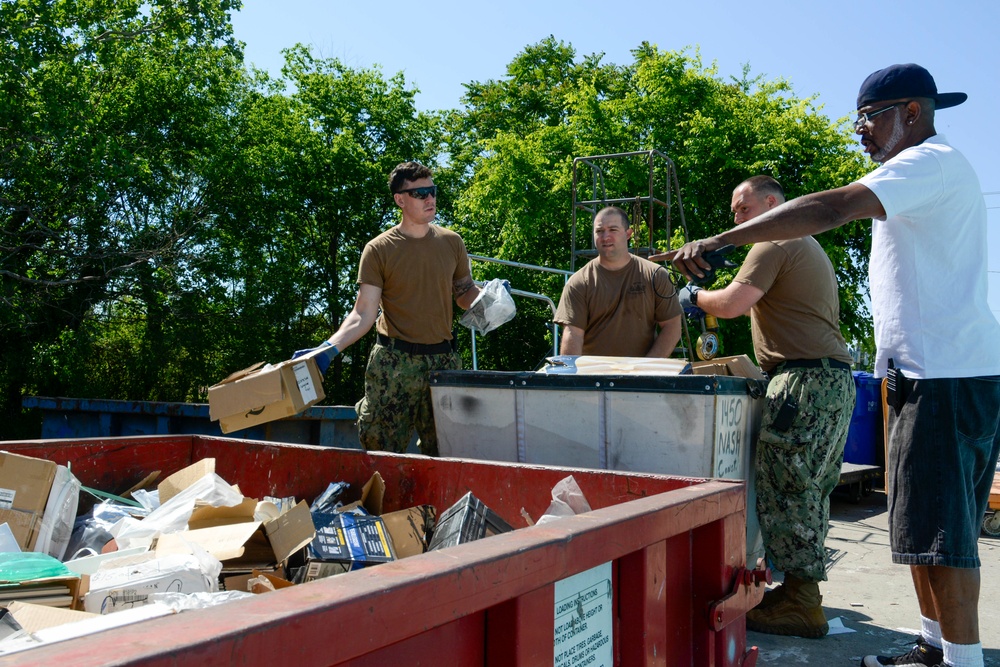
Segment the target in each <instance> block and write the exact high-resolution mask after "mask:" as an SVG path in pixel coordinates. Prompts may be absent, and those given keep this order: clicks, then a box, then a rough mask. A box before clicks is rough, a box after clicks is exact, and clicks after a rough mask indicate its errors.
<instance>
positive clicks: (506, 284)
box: [500, 280, 510, 294]
mask: <svg viewBox="0 0 1000 667" xmlns="http://www.w3.org/2000/svg"><path fill="white" fill-rule="evenodd" d="M500 286H501V287H503V288H504V289H505V290H507V294H510V281H509V280H501V281H500Z"/></svg>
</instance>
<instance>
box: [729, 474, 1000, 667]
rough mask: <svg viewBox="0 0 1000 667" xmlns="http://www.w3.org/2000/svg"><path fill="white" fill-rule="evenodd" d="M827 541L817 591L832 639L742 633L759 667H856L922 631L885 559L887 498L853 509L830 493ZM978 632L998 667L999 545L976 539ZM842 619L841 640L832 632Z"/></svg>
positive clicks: (905, 575) (901, 577)
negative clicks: (824, 578)
mask: <svg viewBox="0 0 1000 667" xmlns="http://www.w3.org/2000/svg"><path fill="white" fill-rule="evenodd" d="M830 522H831V528H830V534H829V536H828V538H827V541H826V547H827V558H828V561H827V575H828V577H829V579H830V580H829V581H827V582H825V583H823V584H821V585H820V590H821V592H822V594H823V609H824V611H825V612H826V617H827V620H829V621H831V634H829V635H827V636H826V637H824V638H822V639H802V638H799V637H780V636H776V635H765V634H761V633H757V632H747V643H748V644H751V645H756V646H757V647H758V648H759V649H760V655H759V658H758V661H757V664H758V665H824V666H826V665H829V666H840V665H858V664H859V663H860V661H861V658H862V657H863V656H865V655H868V654H871V653H877V654H880V655H895V654H898V653H904V652H906V651H907V650H909V648H910V646H912V644H913V640H914V637H915V635H916V634H917V633H918V632H919V629H920V610H919V607H918V606H917V598H916V595H915V594H914V592H913V584H912V582H911V579H910V573H909V569H908V568H907V567H906V566H903V565H894V564H893V563H892V561H891V560H890V557H889V525H888V513H887V512H886V499H885V495H884V494H883V493H882V492H881V491H875V492H873V493H872V494H871V495H869V496H867V497H863V498H862V499H861V501H860V502H859V503H858V504H854V503H852V502H851V501H850V500H849V499H848V498H847V497H846V496H841V495H839V494H834V496H833V501H832V503H831V508H830ZM979 556H980V559H981V560H982V571H981V572H982V593H981V597H980V603H979V613H980V633H981V638H982V643H983V649H984V653H985V658H986V665H987V666H991V665H992V666H994V667H1000V539H997V538H990V537H984V536H981V537H980V539H979ZM834 619H840V621H842V623H843V625H844V627H845V628H847V629H848V630H853V632H848V633H845V634H833V632H834V630H833V626H834V625H835V624H836V622H835V620H834Z"/></svg>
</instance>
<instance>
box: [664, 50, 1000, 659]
mask: <svg viewBox="0 0 1000 667" xmlns="http://www.w3.org/2000/svg"><path fill="white" fill-rule="evenodd" d="M967 97H968V96H967V95H966V94H965V93H938V91H937V86H936V84H935V83H934V79H933V78H932V77H931V75H930V73H928V72H927V70H926V69H924V68H923V67H920V66H919V65H914V64H907V65H892V66H890V67H886V68H885V69H881V70H878V71H877V72H874V73H873V74H871V75H870V76H869V77H868V78H867V79H865V81H864V83H862V84H861V90H860V92H859V94H858V100H857V110H858V118H857V121H856V122H855V125H854V129H855V132H856V133H857V134H859V135H860V136H861V144H862V146H864V150H865V152H866V153H868V154H869V155H870V156H871V158H872V160H874V161H875V162H877V163H879V164H880V165H881V166H879V167H878V168H877V169H875V170H874V171H873V172H871V173H870V174H867V175H866V176H864V177H862V178H861V179H859V180H858V181H856V182H854V183H851V184H850V185H846V186H844V187H841V188H836V189H834V190H828V191H825V192H819V193H815V194H812V195H806V196H804V197H800V198H798V199H794V200H792V201H789V202H787V203H785V204H783V205H781V206H778V207H776V208H774V209H771V210H770V211H768V212H766V213H764V214H763V215H761V216H759V217H757V218H756V219H754V220H753V221H752V222H748V223H745V224H742V225H739V226H738V227H734V228H733V229H731V230H727V231H726V232H724V233H722V234H719V235H718V236H714V237H712V238H709V239H704V240H702V241H695V242H693V243H689V244H686V245H684V246H683V247H681V248H680V249H679V250H677V251H675V253H674V254H673V256H672V260H673V262H674V265H675V266H676V267H677V269H678V270H680V271H682V272H683V273H685V274H686V275H688V276H701V275H702V274H703V272H704V270H705V269H707V268H708V266H709V265H708V262H706V261H705V260H704V258H703V257H702V255H703V254H704V253H705V252H707V251H710V250H713V249H715V248H719V247H721V246H723V245H726V244H729V243H733V244H745V243H754V242H759V241H769V240H779V239H789V238H797V237H800V236H805V235H807V234H818V233H821V232H824V231H826V230H828V229H833V228H834V227H838V226H840V225H843V224H846V223H847V222H850V221H852V220H863V219H866V218H871V219H872V220H873V222H872V252H871V258H870V260H869V286H870V290H871V303H872V315H873V317H874V323H875V343H876V346H877V348H878V351H877V355H876V362H875V373H876V375H877V376H879V377H887V378H888V380H889V381H888V384H887V386H888V388H889V403H890V406H891V407H890V409H889V415H888V420H889V424H888V426H889V455H888V461H887V462H886V479H887V487H888V488H887V491H888V500H889V537H890V544H891V548H892V560H893V562H894V563H900V564H903V565H908V566H909V567H910V574H911V577H912V579H913V584H914V588H915V590H916V594H917V600H918V602H919V605H920V614H921V632H920V639H919V641H918V643H917V645H916V646H914V647H913V649H912V650H911V651H910V652H909V653H907V654H905V655H901V656H892V657H890V656H876V655H870V656H866V657H865V658H864V659H863V660H862V662H861V664H862V666H863V667H878V666H879V665H950V666H952V667H965V666H967V665H968V666H975V667H981V666H982V665H983V650H982V644H981V643H980V640H979V576H980V575H979V567H980V560H979V552H978V543H977V540H978V536H979V530H980V525H981V523H982V519H983V515H984V513H985V510H986V505H987V501H988V498H989V491H990V486H991V483H992V480H993V475H994V471H995V470H996V463H997V455H998V453H1000V430H998V415H1000V346H997V344H996V341H997V340H1000V323H998V322H997V320H996V318H994V316H993V314H992V313H991V311H990V309H989V305H988V304H987V301H986V294H987V256H986V250H987V248H986V205H985V202H984V200H983V196H982V191H981V188H980V185H979V179H978V177H977V176H976V173H975V171H974V170H973V168H972V166H971V165H970V164H969V162H968V160H966V159H965V157H964V156H963V155H962V154H961V153H959V152H958V151H957V150H955V149H954V148H952V147H951V145H950V144H949V143H948V142H947V140H946V139H945V138H944V137H943V136H941V135H939V134H937V132H936V130H935V129H934V114H935V111H936V110H938V109H946V108H948V107H953V106H956V105H959V104H961V103H962V102H964V101H965V100H966V99H967Z"/></svg>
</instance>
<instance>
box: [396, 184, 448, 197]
mask: <svg viewBox="0 0 1000 667" xmlns="http://www.w3.org/2000/svg"><path fill="white" fill-rule="evenodd" d="M404 192H405V193H406V194H408V195H410V196H411V197H413V198H414V199H427V198H428V197H434V199H437V196H438V186H436V185H428V186H425V187H422V188H408V189H406V190H399V191H397V192H396V194H397V195H401V194H403V193H404Z"/></svg>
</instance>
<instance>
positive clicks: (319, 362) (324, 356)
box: [292, 340, 340, 375]
mask: <svg viewBox="0 0 1000 667" xmlns="http://www.w3.org/2000/svg"><path fill="white" fill-rule="evenodd" d="M320 348H326V350H325V351H324V352H322V353H320V354H317V355H316V356H315V357H314V358H315V359H316V367H317V368H319V372H320V373H322V374H323V375H326V369H328V368H329V367H330V362H331V361H333V358H334V357H335V356H337V355H338V354H340V350H338V349H337V346H336V345H334V344H332V343H331V342H330V341H328V340H325V341H323V343H322V344H321V345H320V346H319V347H309V348H306V349H304V350H296V351H295V354H293V355H292V359H298V358H299V357H301V356H302V355H304V354H309V353H310V352H312V351H313V350H318V349H320Z"/></svg>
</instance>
